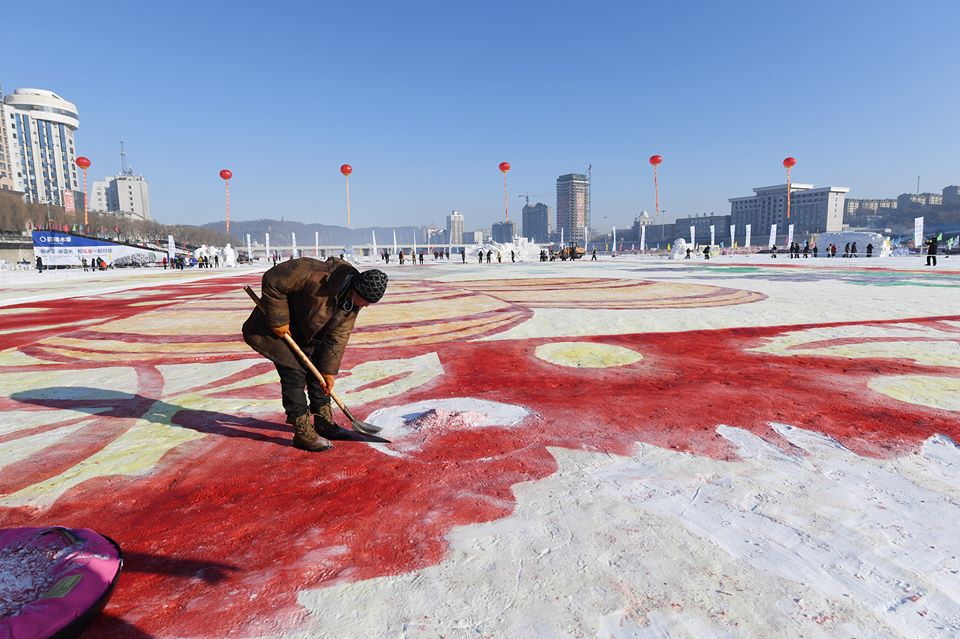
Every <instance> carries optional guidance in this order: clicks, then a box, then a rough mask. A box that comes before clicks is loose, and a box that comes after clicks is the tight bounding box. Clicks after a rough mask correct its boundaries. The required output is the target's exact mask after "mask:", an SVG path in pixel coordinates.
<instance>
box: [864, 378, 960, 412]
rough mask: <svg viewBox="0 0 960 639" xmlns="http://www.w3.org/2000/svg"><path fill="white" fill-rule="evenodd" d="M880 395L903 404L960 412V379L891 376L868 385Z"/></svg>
mask: <svg viewBox="0 0 960 639" xmlns="http://www.w3.org/2000/svg"><path fill="white" fill-rule="evenodd" d="M867 385H868V386H869V387H870V388H871V389H873V390H875V391H877V392H878V393H883V394H884V395H886V396H887V397H892V398H893V399H898V400H900V401H901V402H908V403H910V404H917V405H919V406H929V407H930V408H940V409H943V410H956V411H960V379H958V378H956V377H937V376H934V375H891V376H887V377H877V378H875V379H872V380H870V382H869V383H868V384H867Z"/></svg>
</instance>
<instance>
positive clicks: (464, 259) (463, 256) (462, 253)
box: [460, 248, 467, 264]
mask: <svg viewBox="0 0 960 639" xmlns="http://www.w3.org/2000/svg"><path fill="white" fill-rule="evenodd" d="M460 261H461V262H463V263H464V264H466V263H467V252H466V251H464V250H463V249H462V248H461V249H460Z"/></svg>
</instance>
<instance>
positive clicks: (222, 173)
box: [220, 169, 233, 180]
mask: <svg viewBox="0 0 960 639" xmlns="http://www.w3.org/2000/svg"><path fill="white" fill-rule="evenodd" d="M220 177H221V178H223V179H224V180H229V179H230V178H232V177H233V171H231V170H230V169H221V170H220Z"/></svg>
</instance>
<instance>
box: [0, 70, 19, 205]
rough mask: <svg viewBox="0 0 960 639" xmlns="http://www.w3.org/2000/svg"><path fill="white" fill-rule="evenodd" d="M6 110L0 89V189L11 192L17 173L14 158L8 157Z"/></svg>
mask: <svg viewBox="0 0 960 639" xmlns="http://www.w3.org/2000/svg"><path fill="white" fill-rule="evenodd" d="M10 124H11V123H10V122H9V121H8V118H7V110H6V108H5V107H4V106H3V89H2V87H0V189H3V190H4V191H12V190H13V189H14V186H15V184H14V181H13V177H14V175H15V174H16V173H17V168H16V163H15V161H14V158H12V157H11V156H10V145H11V133H10Z"/></svg>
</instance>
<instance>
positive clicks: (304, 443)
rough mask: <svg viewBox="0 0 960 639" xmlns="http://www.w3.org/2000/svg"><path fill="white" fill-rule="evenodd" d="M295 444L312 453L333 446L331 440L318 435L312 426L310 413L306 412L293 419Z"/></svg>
mask: <svg viewBox="0 0 960 639" xmlns="http://www.w3.org/2000/svg"><path fill="white" fill-rule="evenodd" d="M293 445H294V446H296V447H297V448H299V449H301V450H309V451H310V452H312V453H319V452H320V451H323V450H327V449H328V448H332V447H333V444H331V443H330V441H329V440H327V439H324V438H323V437H321V436H320V435H318V434H317V433H316V432H315V431H314V430H313V428H312V427H311V426H310V414H309V413H305V414H303V415H300V416H299V417H297V418H296V419H294V420H293Z"/></svg>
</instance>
